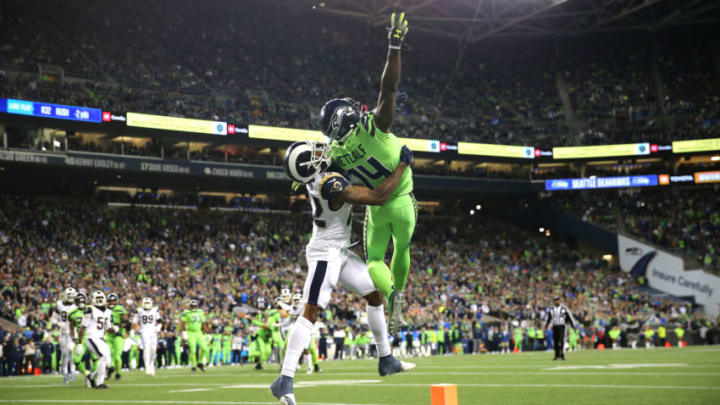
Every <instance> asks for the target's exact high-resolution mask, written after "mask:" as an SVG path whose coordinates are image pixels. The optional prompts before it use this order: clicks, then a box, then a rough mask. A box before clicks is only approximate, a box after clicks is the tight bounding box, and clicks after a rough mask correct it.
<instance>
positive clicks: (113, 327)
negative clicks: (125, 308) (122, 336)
mask: <svg viewBox="0 0 720 405" xmlns="http://www.w3.org/2000/svg"><path fill="white" fill-rule="evenodd" d="M110 329H112V331H113V332H114V333H118V332H120V327H119V326H117V325H113V326H112V328H110Z"/></svg>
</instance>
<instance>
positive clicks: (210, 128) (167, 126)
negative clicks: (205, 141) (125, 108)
mask: <svg viewBox="0 0 720 405" xmlns="http://www.w3.org/2000/svg"><path fill="white" fill-rule="evenodd" d="M126 118H127V126H129V127H139V128H152V129H162V130H167V131H180V132H194V133H198V134H209V135H227V123H225V122H221V121H206V120H198V119H194V118H177V117H166V116H163V115H151V114H139V113H134V112H129V113H127V117H126Z"/></svg>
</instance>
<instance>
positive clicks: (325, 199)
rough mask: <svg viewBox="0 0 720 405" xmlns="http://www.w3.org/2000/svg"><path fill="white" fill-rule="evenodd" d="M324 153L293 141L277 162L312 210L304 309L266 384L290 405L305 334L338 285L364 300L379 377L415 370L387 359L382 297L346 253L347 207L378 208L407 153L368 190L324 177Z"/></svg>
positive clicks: (319, 146) (315, 145) (322, 146)
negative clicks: (301, 187) (276, 373)
mask: <svg viewBox="0 0 720 405" xmlns="http://www.w3.org/2000/svg"><path fill="white" fill-rule="evenodd" d="M330 153H331V150H330V145H328V144H327V143H322V142H312V141H307V142H296V143H294V144H292V145H290V147H289V148H288V150H287V152H286V154H285V160H284V162H283V163H284V166H285V173H286V174H287V175H288V176H289V177H290V178H291V179H292V180H294V181H295V182H297V183H301V184H304V185H305V186H306V188H307V191H308V194H309V196H310V201H311V203H312V208H313V232H312V238H311V239H310V242H309V243H308V245H307V248H306V251H305V252H306V258H307V262H308V275H307V279H306V280H305V288H304V289H303V302H305V308H304V310H303V313H302V315H301V316H299V317H298V319H297V321H296V322H295V324H294V325H293V327H292V330H291V331H290V337H289V339H288V345H287V352H286V354H285V359H284V361H283V366H282V372H281V375H280V377H278V378H277V379H276V380H275V381H274V382H273V383H272V385H271V386H270V392H271V393H272V395H273V396H275V398H277V399H279V400H280V403H281V404H284V405H295V404H296V402H295V395H294V393H293V378H294V377H295V369H296V367H297V364H298V360H299V358H300V355H301V354H302V352H303V351H304V350H305V348H307V347H308V344H309V343H310V334H311V331H312V329H313V325H314V324H315V321H316V320H317V317H318V314H319V313H320V311H321V310H322V309H325V308H326V307H327V305H328V303H329V301H330V294H331V293H332V290H333V289H335V287H336V286H337V284H338V282H340V284H341V285H342V286H343V287H344V288H345V289H347V290H349V291H351V292H353V293H355V294H357V295H359V296H361V297H363V298H365V300H366V301H367V313H368V324H369V325H370V329H371V330H372V332H373V335H374V336H375V340H376V341H377V346H378V354H379V357H380V359H379V362H378V372H379V373H380V375H381V376H387V375H391V374H395V373H399V372H402V371H406V370H409V369H411V368H414V367H415V365H414V364H411V363H404V362H401V361H400V360H398V359H396V358H395V357H394V356H393V355H392V351H391V349H390V343H389V342H388V332H387V324H386V323H385V310H384V308H383V294H382V293H380V292H379V291H377V288H376V287H375V284H374V283H373V281H372V279H371V278H370V274H369V273H368V269H367V265H366V264H365V262H364V261H363V260H362V259H360V258H359V257H358V256H357V255H356V254H354V253H353V252H351V251H350V249H349V248H350V246H351V244H350V230H351V223H352V217H351V214H352V205H351V204H362V205H382V204H384V203H385V202H386V201H387V200H388V199H389V198H390V196H391V194H392V192H393V191H394V190H395V188H396V187H397V185H398V183H399V182H400V179H401V177H402V175H403V173H404V172H405V170H406V169H407V168H408V167H409V166H410V164H411V163H412V152H410V149H408V148H407V147H405V146H404V147H403V148H402V151H401V154H400V163H399V164H398V167H397V168H396V169H395V171H394V172H392V174H391V175H390V176H388V177H387V178H386V179H385V180H384V181H383V182H382V183H381V184H380V185H379V186H378V187H377V188H376V189H374V190H373V189H370V188H366V187H358V186H353V185H350V184H349V182H348V180H347V179H346V178H345V177H343V176H342V175H341V174H339V173H334V172H327V173H326V170H327V169H328V168H329V167H330V162H331V159H330ZM354 158H357V157H354ZM386 267H387V266H386ZM387 271H388V272H389V271H390V269H387Z"/></svg>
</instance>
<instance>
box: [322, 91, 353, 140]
mask: <svg viewBox="0 0 720 405" xmlns="http://www.w3.org/2000/svg"><path fill="white" fill-rule="evenodd" d="M360 107H361V106H360V103H358V102H357V101H355V100H353V99H351V98H334V99H332V100H330V101H328V102H327V103H325V105H324V106H323V107H322V109H321V110H320V120H319V121H318V125H319V126H320V130H321V131H322V132H323V134H325V136H327V137H328V138H329V140H328V141H329V142H332V141H333V140H335V141H338V143H340V144H342V143H343V142H345V140H346V139H347V137H348V136H349V135H350V134H351V133H352V131H353V130H354V129H355V128H356V127H357V125H358V122H360V113H361V108H360Z"/></svg>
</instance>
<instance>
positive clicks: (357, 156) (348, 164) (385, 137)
mask: <svg viewBox="0 0 720 405" xmlns="http://www.w3.org/2000/svg"><path fill="white" fill-rule="evenodd" d="M428 142H430V141H428ZM331 146H332V161H333V163H334V164H335V165H337V166H338V167H339V168H341V169H342V170H343V171H344V172H345V173H346V174H347V175H350V176H353V177H355V178H357V179H358V180H359V181H361V182H362V183H363V184H364V185H365V186H366V187H369V188H372V189H375V188H377V187H378V186H379V185H380V183H382V182H383V180H385V179H386V178H387V177H390V175H391V174H392V172H393V171H394V170H395V169H396V168H397V167H398V165H399V164H400V150H401V149H402V143H401V142H400V140H399V139H398V138H397V137H396V136H395V135H393V134H392V133H385V132H382V131H381V130H380V129H379V128H377V127H376V126H375V118H374V114H373V113H372V112H369V113H365V114H363V115H362V117H361V119H360V122H359V123H358V126H357V128H355V130H354V132H353V133H352V134H351V135H350V136H349V137H348V139H347V140H346V141H345V142H344V143H343V144H342V145H340V144H339V143H338V142H337V141H333V142H332V144H331ZM412 191H413V180H412V170H411V169H410V168H408V169H407V170H405V173H403V176H402V178H401V179H400V183H399V184H398V186H397V188H396V189H395V191H394V192H393V193H392V196H391V199H392V198H395V197H398V196H401V195H405V194H409V193H411V192H412Z"/></svg>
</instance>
